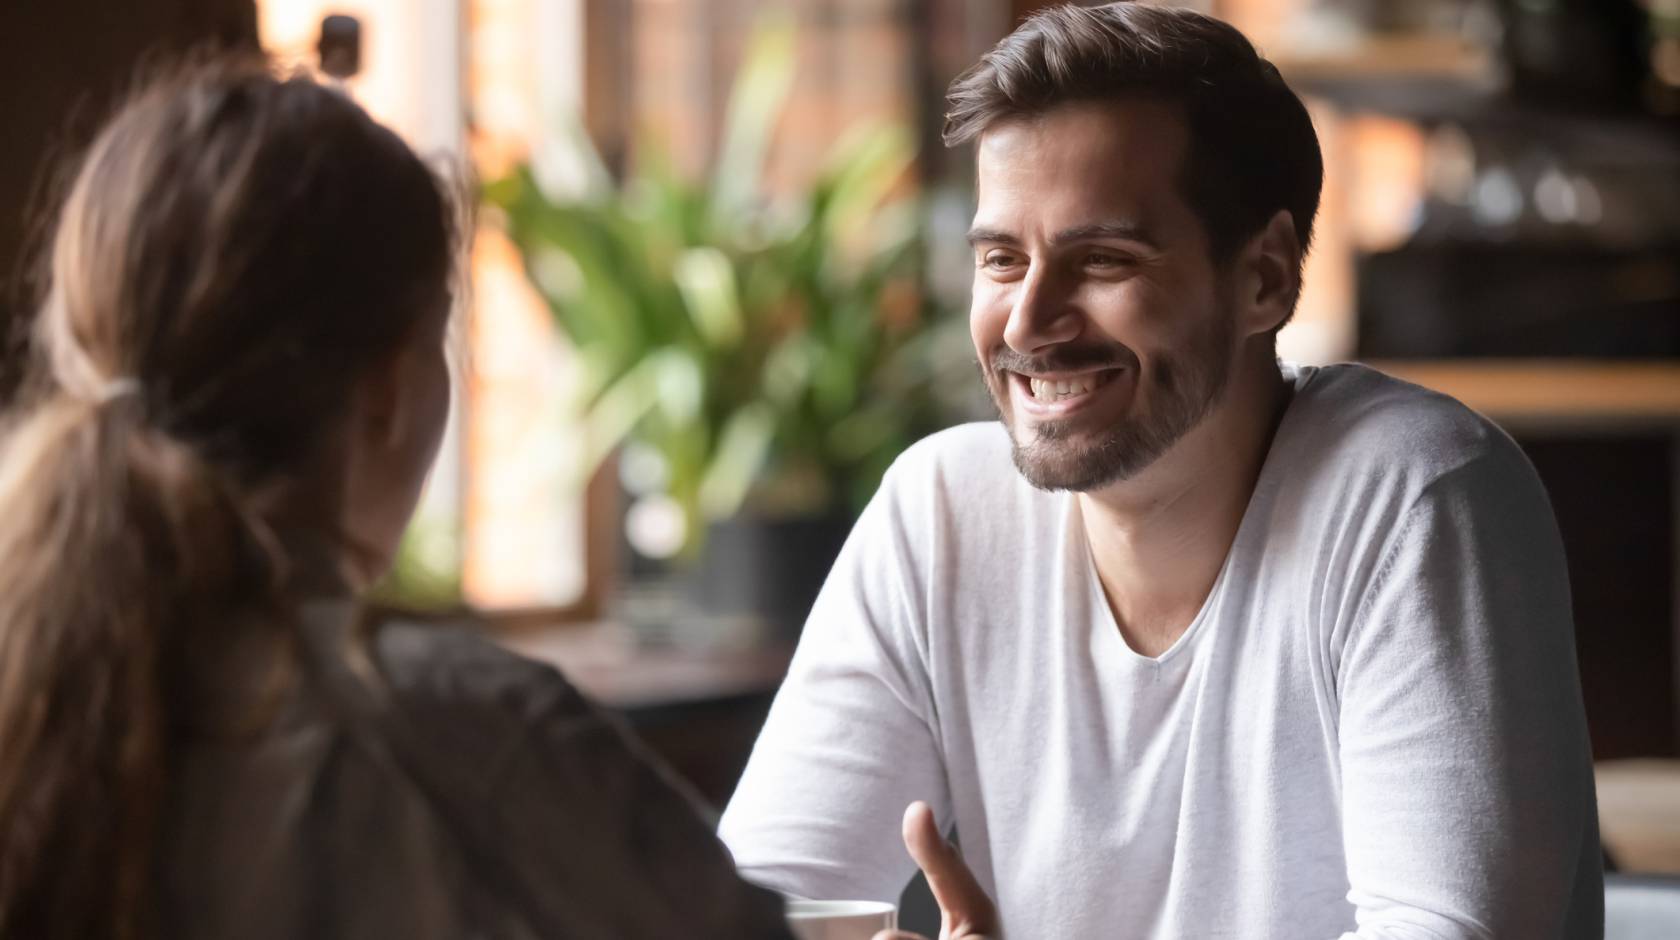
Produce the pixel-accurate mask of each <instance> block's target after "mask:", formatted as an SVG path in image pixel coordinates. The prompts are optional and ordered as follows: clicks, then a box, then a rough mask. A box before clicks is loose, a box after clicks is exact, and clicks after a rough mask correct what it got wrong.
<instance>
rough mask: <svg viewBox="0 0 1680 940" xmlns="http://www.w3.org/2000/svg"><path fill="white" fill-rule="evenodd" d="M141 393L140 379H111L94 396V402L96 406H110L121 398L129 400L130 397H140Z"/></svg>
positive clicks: (124, 377) (126, 377)
mask: <svg viewBox="0 0 1680 940" xmlns="http://www.w3.org/2000/svg"><path fill="white" fill-rule="evenodd" d="M140 392H141V387H140V380H139V379H135V378H130V377H128V376H122V377H120V378H115V379H111V380H110V381H108V382H106V383H105V384H103V385H101V386H100V387H99V390H98V391H97V392H95V393H94V394H93V402H94V404H96V405H109V404H110V403H111V402H114V401H116V400H117V399H119V398H127V397H129V396H130V395H139V394H140Z"/></svg>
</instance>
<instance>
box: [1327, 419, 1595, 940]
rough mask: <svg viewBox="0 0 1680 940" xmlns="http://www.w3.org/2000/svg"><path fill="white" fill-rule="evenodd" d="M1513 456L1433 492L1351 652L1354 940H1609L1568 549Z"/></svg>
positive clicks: (1408, 525)
mask: <svg viewBox="0 0 1680 940" xmlns="http://www.w3.org/2000/svg"><path fill="white" fill-rule="evenodd" d="M1509 451H1510V452H1509V453H1505V452H1504V451H1498V452H1495V453H1494V454H1492V455H1487V456H1483V457H1480V458H1477V459H1476V460H1474V461H1472V462H1471V463H1469V464H1467V465H1465V466H1463V467H1460V468H1458V469H1457V470H1454V471H1452V472H1450V473H1448V474H1447V475H1445V476H1443V477H1441V478H1439V479H1437V480H1436V481H1435V482H1434V483H1432V484H1431V485H1429V486H1428V487H1427V488H1425V489H1424V490H1423V491H1422V493H1421V494H1420V495H1419V496H1418V497H1417V499H1416V502H1415V503H1414V504H1413V505H1412V506H1411V508H1410V509H1409V510H1408V511H1407V512H1406V514H1405V515H1404V516H1403V517H1402V520H1401V523H1400V526H1399V528H1398V529H1397V530H1396V532H1395V534H1394V535H1393V536H1392V538H1391V540H1390V541H1389V543H1388V547H1387V548H1386V549H1385V556H1384V560H1383V562H1382V563H1381V565H1380V567H1378V568H1377V570H1376V573H1375V575H1374V576H1373V578H1372V581H1371V584H1370V586H1369V588H1368V590H1367V591H1366V594H1365V598H1364V601H1363V604H1362V607H1361V609H1360V612H1359V614H1358V615H1357V616H1356V617H1355V618H1354V621H1353V622H1352V625H1351V628H1350V630H1349V633H1348V636H1347V638H1346V642H1345V645H1344V646H1343V648H1342V651H1341V658H1340V669H1339V675H1338V679H1337V690H1338V696H1339V698H1340V705H1339V722H1340V728H1339V731H1340V741H1341V745H1340V756H1341V770H1342V784H1343V798H1342V803H1343V805H1342V812H1343V829H1344V833H1345V836H1344V838H1345V848H1346V854H1347V866H1348V878H1349V882H1350V885H1351V890H1350V892H1349V900H1350V901H1351V902H1352V903H1353V904H1354V905H1355V908H1356V923H1357V924H1358V929H1357V931H1356V932H1352V933H1348V934H1345V935H1344V937H1343V940H1353V938H1371V940H1375V938H1387V940H1404V938H1431V940H1449V938H1450V940H1459V938H1463V940H1471V938H1478V940H1490V938H1505V937H1535V938H1540V937H1554V938H1577V937H1587V936H1598V935H1599V934H1598V933H1597V932H1596V931H1601V930H1602V917H1603V911H1602V900H1603V889H1602V873H1601V871H1600V856H1599V848H1598V840H1597V813H1596V808H1595V803H1594V793H1593V782H1592V770H1591V755H1590V751H1589V748H1588V744H1587V732H1586V724H1585V716H1584V712H1583V708H1582V702H1581V692H1580V684H1579V679H1578V676H1577V671H1576V660H1575V647H1574V635H1573V627H1572V618H1571V614H1570V598H1569V589H1568V579H1567V573H1566V571H1565V568H1564V562H1563V551H1562V547H1561V543H1560V539H1559V536H1558V533H1557V529H1556V525H1555V523H1554V521H1553V518H1552V514H1551V511H1550V507H1549V504H1548V502H1547V500H1546V497H1545V493H1544V490H1543V489H1542V488H1541V486H1540V483H1539V481H1538V479H1537V478H1536V477H1535V476H1534V474H1533V470H1532V468H1530V467H1529V466H1528V465H1527V462H1526V461H1525V460H1523V459H1522V458H1521V456H1520V454H1518V453H1516V452H1515V448H1514V445H1513V446H1511V447H1510V448H1509Z"/></svg>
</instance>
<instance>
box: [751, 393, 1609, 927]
mask: <svg viewBox="0 0 1680 940" xmlns="http://www.w3.org/2000/svg"><path fill="white" fill-rule="evenodd" d="M1285 377H1286V379H1287V380H1289V381H1291V382H1292V383H1293V384H1294V388H1295V391H1294V397H1293V400H1292V402H1291V404H1290V405H1289V408H1288V410H1287V412H1286V414H1285V416H1284V419H1283V421H1282V423H1281V425H1280V427H1279V429H1278V432H1277V435H1276V438H1275V440H1274V441H1273V444H1272V448H1271V451H1270V452H1269V454H1268V456H1267V459H1266V463H1265V467H1264V469H1263V470H1262V472H1261V475H1260V478H1259V482H1258V484H1257V485H1256V487H1255V491H1254V495H1253V498H1252V499H1251V501H1250V503H1249V506H1248V509H1247V512H1246V514H1245V515H1244V517H1243V521H1242V525H1241V528H1240V529H1239V531H1238V533H1237V536H1236V540H1235V542H1234V543H1233V545H1232V547H1231V551H1230V554H1229V556H1228V557H1227V558H1226V560H1225V565H1224V568H1223V569H1222V571H1221V572H1220V574H1219V577H1218V580H1217V582H1216V583H1215V585H1214V587H1213V590H1212V592H1211V593H1210V595H1209V596H1208V599H1207V601H1206V603H1205V605H1204V606H1203V608H1202V610H1201V612H1200V614H1199V615H1198V616H1197V617H1196V619H1195V621H1194V622H1193V623H1192V624H1191V625H1190V627H1189V629H1188V630H1187V631H1186V632H1185V633H1184V635H1183V636H1182V637H1181V638H1180V639H1179V640H1178V642H1177V643H1175V644H1174V645H1173V646H1172V648H1171V649H1169V650H1167V651H1166V652H1165V653H1164V654H1162V655H1161V656H1160V657H1158V658H1155V659H1149V658H1146V657H1143V656H1140V655H1138V654H1137V653H1135V652H1133V651H1132V650H1131V649H1130V648H1129V647H1128V646H1127V645H1126V643H1125V641H1124V640H1123V639H1122V638H1121V636H1120V634H1119V630H1118V628H1117V627H1116V625H1115V622H1114V619H1113V616H1112V614H1111V613H1110V611H1109V608H1108V605H1107V603H1106V601H1105V599H1104V596H1103V592H1102V588H1101V586H1100V584H1099V582H1098V580H1097V576H1096V573H1095V569H1094V568H1093V565H1092V561H1091V556H1090V553H1089V548H1088V545H1087V540H1086V537H1085V534H1084V531H1083V528H1082V522H1081V515H1080V513H1079V511H1078V508H1077V504H1076V501H1075V499H1074V498H1073V497H1072V496H1071V495H1069V494H1066V493H1045V492H1041V491H1038V490H1035V489H1033V488H1032V487H1031V486H1029V485H1028V484H1027V483H1026V482H1025V481H1024V480H1022V479H1021V478H1020V476H1019V475H1018V474H1017V473H1016V471H1015V469H1014V466H1013V464H1012V463H1011V461H1010V456H1009V439H1008V436H1007V433H1006V432H1005V431H1004V429H1003V428H1002V427H1001V426H1000V425H997V424H974V425H967V426H964V427H958V428H953V429H951V430H949V431H945V432H942V433H940V434H936V435H934V436H933V437H931V438H929V439H927V440H926V441H923V442H922V443H920V444H918V445H917V446H915V447H914V448H912V449H911V450H910V451H908V452H907V453H906V454H905V455H904V456H903V457H902V458H901V459H900V460H899V461H898V463H897V464H896V465H895V466H894V467H893V469H892V471H891V472H890V473H889V474H888V476H887V479H886V481H885V483H884V484H883V486H882V488H881V491H880V493H879V494H878V495H877V496H876V498H875V499H874V501H873V502H872V503H871V504H870V506H869V508H868V509H867V511H865V513H864V514H863V517H862V519H861V520H860V521H859V523H858V525H857V527H856V529H855V530H854V532H853V533H852V536H851V539H850V540H849V541H848V543H847V545H846V547H845V549H844V551H843V552H842V553H841V556H840V558H839V560H838V562H837V563H836V566H835V569H834V571H833V573H832V575H831V576H830V578H829V580H828V583H827V584H826V585H825V587H824V588H823V592H822V595H821V597H820V598H819V599H818V601H817V604H816V607H815V609H814V611H813V612H812V614H811V618H810V620H809V622H808V623H807V625H806V627H805V633H804V636H803V638H802V640H801V642H800V646H799V651H798V654H797V655H796V656H795V658H794V662H793V666H792V669H791V671H790V674H789V676H788V680H787V683H786V685H785V686H784V687H783V688H782V691H781V693H780V694H779V695H778V696H777V699H776V703H775V706H774V707H773V709H772V710H771V713H770V718H769V721H768V724H767V725H766V727H765V729H764V733H763V736H762V737H761V738H760V739H759V742H758V745H757V747H756V749H755V750H754V752H753V756H752V760H751V763H750V764H749V766H748V767H747V771H746V775H745V777H744V778H743V780H742V782H741V784H740V787H739V789H738V790H737V791H736V793H735V796H734V798H733V800H732V801H731V803H730V806H729V809H728V811H727V812H726V813H725V815H724V818H723V823H722V835H723V838H724V840H725V842H726V843H727V844H728V845H729V846H730V848H731V850H732V851H733V853H734V855H735V860H736V862H737V864H738V865H739V866H740V868H741V870H742V872H743V873H744V874H745V875H746V876H747V877H748V878H749V879H751V880H754V881H757V882H760V883H762V884H765V885H767V886H769V887H773V888H775V889H777V890H780V891H782V892H785V893H788V894H792V895H798V896H805V897H818V898H876V899H894V898H896V897H897V896H898V894H899V892H900V891H901V890H902V889H903V887H904V885H905V883H906V882H907V880H908V878H909V876H910V875H911V874H912V872H913V864H912V862H911V861H910V859H909V857H908V856H907V855H906V854H905V851H904V848H903V845H902V843H901V841H900V838H899V832H898V830H899V820H900V817H901V815H902V813H903V810H904V807H905V805H906V804H908V803H909V802H910V801H912V800H917V799H923V800H927V801H928V802H929V803H931V804H932V806H933V807H934V810H935V813H936V814H937V817H938V819H939V820H940V821H941V824H942V825H944V826H946V827H954V829H955V831H956V834H957V838H958V840H959V841H960V843H961V845H962V851H963V855H964V857H965V858H966V859H967V861H968V864H969V865H970V866H971V867H972V868H973V869H974V872H975V874H976V875H977V877H978V878H979V881H980V883H981V885H983V886H984V887H985V888H986V889H987V890H988V891H989V892H990V893H991V895H992V896H993V897H994V898H995V899H996V900H997V904H998V909H999V912H1000V915H1001V916H1002V918H1003V928H1004V929H1003V933H1004V936H1005V937H1008V938H1010V940H1027V938H1036V937H1044V938H1057V940H1062V938H1081V940H1083V938H1097V937H1101V938H1110V937H1114V938H1163V940H1164V938H1186V940H1190V938H1194V940H1209V938H1241V940H1255V938H1280V940H1281V938H1288V940H1331V938H1338V937H1341V938H1354V937H1357V938H1373V940H1374V938H1389V940H1402V938H1420V940H1421V938H1430V940H1457V938H1465V940H1468V938H1499V940H1546V938H1569V940H1578V938H1587V937H1593V938H1597V937H1599V936H1601V934H1602V929H1603V928H1602V922H1603V875H1602V872H1601V856H1600V854H1599V853H1600V850H1599V843H1598V822H1597V811H1596V807H1595V802H1594V794H1593V782H1592V767H1591V758H1590V753H1589V749H1588V745H1587V731H1586V722H1585V718H1584V715H1583V711H1582V705H1581V693H1580V686H1579V681H1578V679H1577V674H1576V663H1575V648H1574V641H1573V631H1572V627H1571V617H1570V601H1569V588H1568V583H1567V578H1566V575H1565V570H1564V562H1563V552H1562V548H1561V546H1560V543H1559V538H1558V533H1557V528H1556V525H1555V523H1554V521H1553V518H1552V513H1551V510H1550V508H1549V505H1548V503H1547V500H1546V495H1545V492H1544V490H1543V489H1542V487H1541V485H1540V482H1539V480H1538V479H1537V477H1536V476H1535V474H1534V471H1533V469H1532V468H1531V467H1530V466H1529V464H1528V462H1527V460H1526V459H1525V458H1524V457H1523V455H1522V453H1521V452H1520V451H1519V450H1518V448H1517V447H1516V445H1515V444H1513V443H1512V442H1511V440H1510V439H1509V438H1507V437H1506V436H1505V435H1504V434H1502V433H1501V432H1500V431H1498V430H1497V429H1495V428H1494V427H1493V426H1492V425H1490V424H1489V423H1488V422H1487V421H1485V420H1483V419H1482V418H1480V417H1479V416H1477V415H1476V414H1474V413H1473V412H1471V411H1469V410H1468V409H1466V408H1464V407H1463V406H1462V405H1459V404H1458V403H1456V402H1454V401H1452V400H1451V399H1449V398H1446V397H1444V396H1441V395H1436V394H1434V393H1431V392H1426V391H1424V390H1422V389H1419V388H1417V387H1415V386H1411V385H1407V384H1405V383H1402V382H1399V381H1396V380H1394V379H1391V378H1388V377H1386V376H1384V375H1382V374H1380V373H1378V372H1375V371H1372V370H1370V369H1366V368H1363V367H1359V366H1335V367H1329V368H1321V369H1310V368H1300V369H1296V368H1286V370H1285Z"/></svg>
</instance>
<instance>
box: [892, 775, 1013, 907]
mask: <svg viewBox="0 0 1680 940" xmlns="http://www.w3.org/2000/svg"><path fill="white" fill-rule="evenodd" d="M904 845H905V847H906V848H908V849H909V850H910V857H911V858H913V859H915V860H916V864H917V865H919V866H921V869H922V874H924V875H926V876H927V882H928V887H929V888H931V889H933V899H934V900H935V901H937V902H939V914H940V926H939V940H986V938H987V937H989V936H994V935H996V933H997V929H998V922H997V908H996V907H994V906H992V899H991V898H989V897H986V892H984V891H982V890H980V884H979V882H977V881H975V880H974V873H973V872H971V871H969V870H968V866H967V865H965V864H963V860H962V856H961V855H959V854H957V847H956V846H954V845H952V844H951V843H949V842H946V841H945V837H944V836H942V835H940V834H939V826H938V824H936V823H935V822H934V821H933V810H931V809H929V808H928V805H927V804H926V803H922V802H920V801H918V802H915V803H911V804H910V808H909V809H906V810H905V811H904ZM874 940H923V938H922V937H920V936H918V935H916V934H913V933H909V932H907V931H903V930H883V931H881V932H880V933H878V934H876V935H875V938H874Z"/></svg>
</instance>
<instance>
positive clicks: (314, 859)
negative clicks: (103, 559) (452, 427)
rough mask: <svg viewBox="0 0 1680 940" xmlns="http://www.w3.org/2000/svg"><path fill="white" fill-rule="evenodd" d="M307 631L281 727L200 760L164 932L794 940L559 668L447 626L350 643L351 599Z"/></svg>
mask: <svg viewBox="0 0 1680 940" xmlns="http://www.w3.org/2000/svg"><path fill="white" fill-rule="evenodd" d="M306 620H307V621H308V622H309V626H308V628H307V629H306V636H307V637H308V638H309V642H308V643H306V651H305V655H304V657H303V658H304V663H305V668H304V669H303V670H302V674H301V675H300V676H299V677H297V680H296V682H297V684H296V687H295V691H294V692H293V693H291V694H290V695H289V696H288V699H287V704H286V705H285V708H284V712H283V714H282V715H281V717H280V718H279V719H278V720H276V721H275V722H274V723H273V724H272V725H270V726H269V727H268V729H267V730H266V731H264V732H263V733H262V734H261V735H260V736H258V737H255V738H249V737H247V738H244V739H234V740H224V739H219V738H217V737H215V736H203V735H200V736H197V737H195V738H193V739H191V740H190V742H189V743H188V744H187V745H186V746H184V747H183V748H181V760H180V763H179V768H178V770H177V772H176V775H175V778H174V783H173V785H172V787H171V792H172V794H173V802H172V804H171V806H170V809H169V812H168V815H167V821H166V833H165V842H164V850H165V859H164V881H165V883H164V885H163V889H164V895H163V896H164V916H165V921H166V922H165V925H164V927H165V929H164V930H163V932H162V933H163V935H165V936H170V937H180V938H197V937H205V938H209V937H216V938H221V937H241V938H246V940H264V938H281V937H286V938H292V937H309V938H361V937H367V938H374V937H378V938H387V937H390V938H395V937H402V938H409V940H426V938H469V937H471V938H496V940H501V938H537V937H541V938H550V937H577V938H611V937H707V938H711V937H717V938H735V937H741V938H749V937H750V938H756V937H785V936H787V928H786V926H785V923H784V921H783V919H782V904H781V901H780V899H779V898H778V897H776V896H775V895H774V894H771V893H769V892H767V891H763V890H761V889H758V888H754V887H751V886H749V885H747V884H746V883H744V882H742V881H741V880H740V879H739V878H738V877H737V876H736V874H735V870H734V866H733V864H732V862H731V860H730V857H729V855H728V852H727V850H726V849H725V848H724V847H723V844H722V843H721V842H719V841H718V840H717V838H716V837H715V836H714V835H713V833H712V832H711V830H710V829H709V828H708V827H707V825H706V824H705V823H704V822H702V821H701V818H700V817H699V815H698V814H697V812H696V806H695V804H694V803H693V802H691V801H690V800H689V799H688V798H687V797H686V796H685V794H684V793H683V792H682V791H681V790H680V789H679V788H678V786H676V785H675V784H674V782H673V780H672V778H671V777H670V776H669V775H668V774H666V773H664V772H662V771H660V770H659V769H657V768H656V766H655V765H654V764H653V762H652V761H650V760H649V759H648V756H647V755H646V754H645V753H644V752H643V751H642V750H641V749H640V748H639V746H638V745H637V744H636V742H635V741H633V740H632V739H631V738H630V737H629V736H628V735H627V734H626V732H625V731H624V730H623V729H622V728H621V727H620V726H619V725H618V724H617V723H615V722H614V721H612V720H610V719H609V718H607V717H606V716H604V715H603V714H601V713H600V712H599V711H597V710H596V709H594V708H593V707H592V706H591V705H590V704H589V703H587V702H586V701H585V700H584V699H583V698H582V696H580V695H579V694H578V693H577V691H576V690H574V689H573V688H572V687H571V686H570V685H569V684H568V683H567V682H566V681H565V680H564V679H563V678H561V676H560V674H559V673H557V672H555V671H554V670H553V669H550V668H548V667H547V666H544V665H541V664H538V663H533V662H529V661H526V660H523V659H521V658H519V657H517V656H514V655H513V654H511V653H508V652H506V651H504V650H502V649H500V648H498V647H495V646H492V645H491V644H489V643H487V642H485V641H483V640H481V639H479V638H477V637H474V636H471V635H468V634H465V633H460V632H455V631H451V630H447V629H443V628H436V627H422V626H389V627H385V628H382V629H380V630H378V631H376V632H375V633H374V634H373V636H372V637H371V638H370V639H369V640H368V641H366V642H363V643H358V642H352V641H351V640H349V639H348V637H349V631H348V630H347V629H346V628H345V627H344V626H343V625H344V624H345V623H347V622H348V620H349V612H348V607H347V605H324V606H323V605H316V606H315V607H314V608H312V609H311V611H310V613H309V616H308V617H307V618H306ZM358 663H359V664H360V665H359V666H358Z"/></svg>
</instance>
